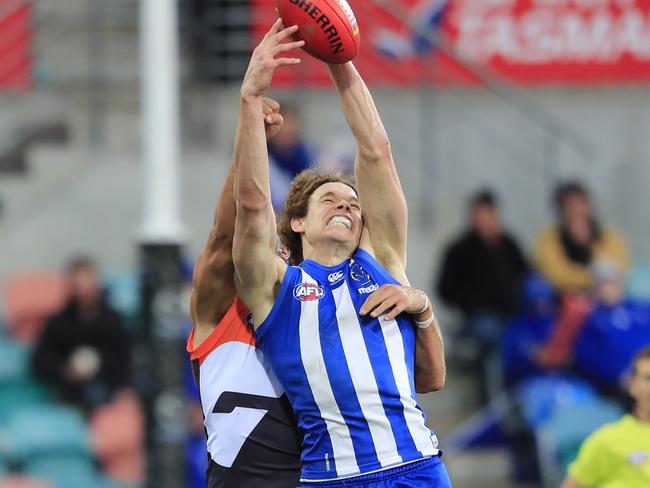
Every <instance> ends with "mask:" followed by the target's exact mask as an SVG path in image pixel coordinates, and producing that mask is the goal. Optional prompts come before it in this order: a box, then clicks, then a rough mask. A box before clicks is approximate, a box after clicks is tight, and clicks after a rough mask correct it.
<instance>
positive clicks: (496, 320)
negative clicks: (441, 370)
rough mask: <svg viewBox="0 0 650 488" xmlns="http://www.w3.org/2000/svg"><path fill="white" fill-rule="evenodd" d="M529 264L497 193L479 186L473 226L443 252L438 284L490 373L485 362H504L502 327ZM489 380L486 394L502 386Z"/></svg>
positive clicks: (471, 217)
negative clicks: (510, 230)
mask: <svg viewBox="0 0 650 488" xmlns="http://www.w3.org/2000/svg"><path fill="white" fill-rule="evenodd" d="M527 270H528V265H527V263H526V259H525V258H524V255H523V253H522V252H521V250H520V248H519V245H518V244H517V242H516V240H515V239H514V238H513V237H512V236H511V235H510V234H509V233H508V232H507V231H506V230H505V229H504V228H503V225H502V223H501V218H500V216H499V209H498V203H497V198H496V196H495V194H494V193H493V192H492V191H490V190H482V191H479V192H477V193H476V194H475V195H473V196H472V197H471V199H470V201H469V226H468V229H467V230H465V231H464V232H463V234H462V235H461V236H460V237H459V238H457V239H456V240H455V241H453V242H452V243H451V244H450V245H449V247H448V248H447V250H446V252H445V253H444V257H443V260H442V265H441V272H440V275H439V277H438V283H437V290H438V294H439V296H440V298H441V299H442V300H443V301H444V302H445V303H446V304H448V305H450V306H452V307H454V308H456V309H458V310H459V311H460V312H461V314H462V317H463V327H462V334H461V335H462V337H463V338H464V340H465V341H467V340H468V339H469V341H470V342H471V344H469V345H470V346H471V348H473V349H477V350H478V356H479V357H478V359H479V360H480V362H481V370H482V371H483V373H484V374H487V375H488V376H490V372H489V371H488V370H489V368H486V367H485V366H486V364H485V362H486V361H488V362H490V364H494V365H498V364H500V361H499V355H500V353H499V350H500V345H501V339H502V335H503V331H504V329H505V326H506V324H507V323H508V321H509V319H510V317H511V316H512V315H513V314H514V312H515V311H516V309H517V304H518V300H519V289H520V285H521V282H522V279H523V277H524V276H525V274H526V272H527ZM466 344H467V342H466ZM497 375H498V373H497ZM493 379H494V380H495V381H498V378H496V377H494V375H493ZM489 381H491V380H490V378H484V387H485V391H484V394H485V395H488V394H489V392H493V390H494V389H495V388H498V387H499V385H494V384H493V385H491V386H490V385H488V384H486V383H485V382H489Z"/></svg>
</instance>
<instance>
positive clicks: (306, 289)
mask: <svg viewBox="0 0 650 488" xmlns="http://www.w3.org/2000/svg"><path fill="white" fill-rule="evenodd" d="M323 295H324V292H323V288H322V287H320V286H318V285H317V284H316V283H300V284H299V285H296V286H295V288H294V289H293V297H294V298H295V299H296V300H300V301H301V302H310V301H313V300H320V299H321V298H322V297H323Z"/></svg>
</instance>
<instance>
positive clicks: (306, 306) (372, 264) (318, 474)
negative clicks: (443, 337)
mask: <svg viewBox="0 0 650 488" xmlns="http://www.w3.org/2000/svg"><path fill="white" fill-rule="evenodd" d="M386 283H397V281H396V280H395V279H394V278H393V277H392V276H390V274H388V272H387V271H386V270H385V269H384V268H383V267H382V266H381V265H380V264H379V263H378V262H377V261H376V260H375V259H374V258H373V257H372V256H371V255H370V254H368V253H367V252H365V251H363V250H361V249H359V250H357V251H356V252H355V254H354V256H353V257H352V258H350V259H348V260H346V261H344V262H343V263H341V264H339V265H338V266H332V267H326V266H322V265H320V264H318V263H316V262H314V261H310V260H305V261H303V262H302V263H301V264H300V266H299V267H294V266H290V267H289V268H288V269H287V272H286V275H285V277H284V280H283V281H282V285H281V288H280V291H279V292H278V296H277V298H276V300H275V305H274V306H273V308H272V310H271V313H270V314H269V316H268V317H267V319H266V320H265V321H264V322H263V323H262V324H261V325H260V326H259V328H258V329H257V332H256V334H257V344H258V347H259V348H261V349H262V351H263V352H264V353H265V355H266V357H267V359H268V360H269V361H270V362H271V365H272V366H273V369H274V370H275V372H276V375H277V377H278V378H279V380H280V382H281V383H282V384H283V386H284V388H285V390H286V392H287V395H288V397H289V400H290V402H291V404H292V406H293V410H294V413H295V415H296V417H297V420H298V426H299V428H300V429H301V431H302V432H303V433H304V441H303V445H302V479H303V481H324V480H332V479H339V478H346V477H351V476H356V475H362V474H368V473H372V472H375V471H380V470H382V469H387V468H390V467H394V466H398V465H401V464H405V463H409V462H412V461H416V460H419V459H423V458H426V457H431V456H435V455H437V454H438V449H437V446H438V442H437V439H436V437H435V435H434V434H433V433H432V432H431V431H430V430H429V429H428V428H427V427H426V425H425V416H424V413H423V412H422V410H421V409H420V407H419V405H418V404H417V402H416V400H415V379H414V361H415V328H414V325H413V323H412V321H411V320H410V319H409V318H407V317H406V316H404V315H401V316H399V317H398V318H397V319H396V320H379V319H373V318H372V317H361V316H360V315H359V309H360V308H361V306H362V305H363V303H364V302H365V300H366V299H367V297H368V295H369V294H371V293H372V292H373V291H375V290H376V289H377V288H379V287H380V286H381V285H383V284H386Z"/></svg>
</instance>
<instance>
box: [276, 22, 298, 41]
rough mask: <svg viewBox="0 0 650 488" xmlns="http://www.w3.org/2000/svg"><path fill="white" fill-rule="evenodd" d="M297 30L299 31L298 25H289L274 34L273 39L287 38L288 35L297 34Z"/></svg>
mask: <svg viewBox="0 0 650 488" xmlns="http://www.w3.org/2000/svg"><path fill="white" fill-rule="evenodd" d="M296 32H298V26H297V25H290V26H289V27H287V28H285V29H282V30H280V31H279V32H276V33H275V34H273V41H274V42H280V41H282V40H283V39H286V38H287V37H289V36H291V35H292V34H295V33H296Z"/></svg>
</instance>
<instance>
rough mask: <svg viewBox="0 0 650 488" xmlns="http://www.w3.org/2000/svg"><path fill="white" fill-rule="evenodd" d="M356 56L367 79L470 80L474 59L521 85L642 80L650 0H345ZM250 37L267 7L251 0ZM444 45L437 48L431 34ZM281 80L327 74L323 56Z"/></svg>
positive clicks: (649, 69)
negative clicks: (356, 36)
mask: <svg viewBox="0 0 650 488" xmlns="http://www.w3.org/2000/svg"><path fill="white" fill-rule="evenodd" d="M350 4H351V6H352V8H353V9H354V11H355V14H356V17H357V20H358V21H359V26H360V29H361V54H360V55H359V56H358V57H357V59H356V60H355V63H356V64H357V65H358V66H359V69H360V70H361V71H362V72H363V74H364V76H365V77H366V78H367V79H368V81H369V82H370V83H373V84H387V85H398V86H409V85H410V86H414V85H418V84H422V83H431V82H435V83H438V84H450V83H451V84H458V83H468V82H469V83H476V78H475V77H474V76H473V75H472V74H471V72H472V69H471V68H472V67H477V68H479V69H488V70H489V71H491V72H492V73H493V74H495V75H498V76H500V77H503V78H506V79H507V80H510V81H512V82H514V83H517V84H523V85H548V84H565V85H567V84H569V85H574V84H605V83H608V84H612V83H626V82H644V83H646V82H649V81H650V0H350ZM253 9H254V19H255V22H256V25H257V27H256V37H255V39H256V40H257V39H259V36H260V35H261V33H262V32H263V30H264V28H265V26H267V25H270V23H271V22H272V20H273V17H274V15H275V13H274V9H273V5H272V2H271V0H255V2H254V7H253ZM434 40H435V41H436V42H439V45H440V46H442V47H443V49H442V52H444V53H446V54H441V50H438V49H435V48H434V47H433V44H432V42H431V41H434ZM283 71H284V72H283V73H279V76H278V80H277V81H278V82H279V83H281V84H284V85H287V84H289V85H294V84H317V85H319V84H323V83H328V82H329V81H328V79H327V75H326V71H325V70H324V68H323V66H322V64H321V63H318V62H315V61H313V60H310V59H307V60H305V61H304V62H303V68H302V69H300V70H298V69H294V70H283Z"/></svg>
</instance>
